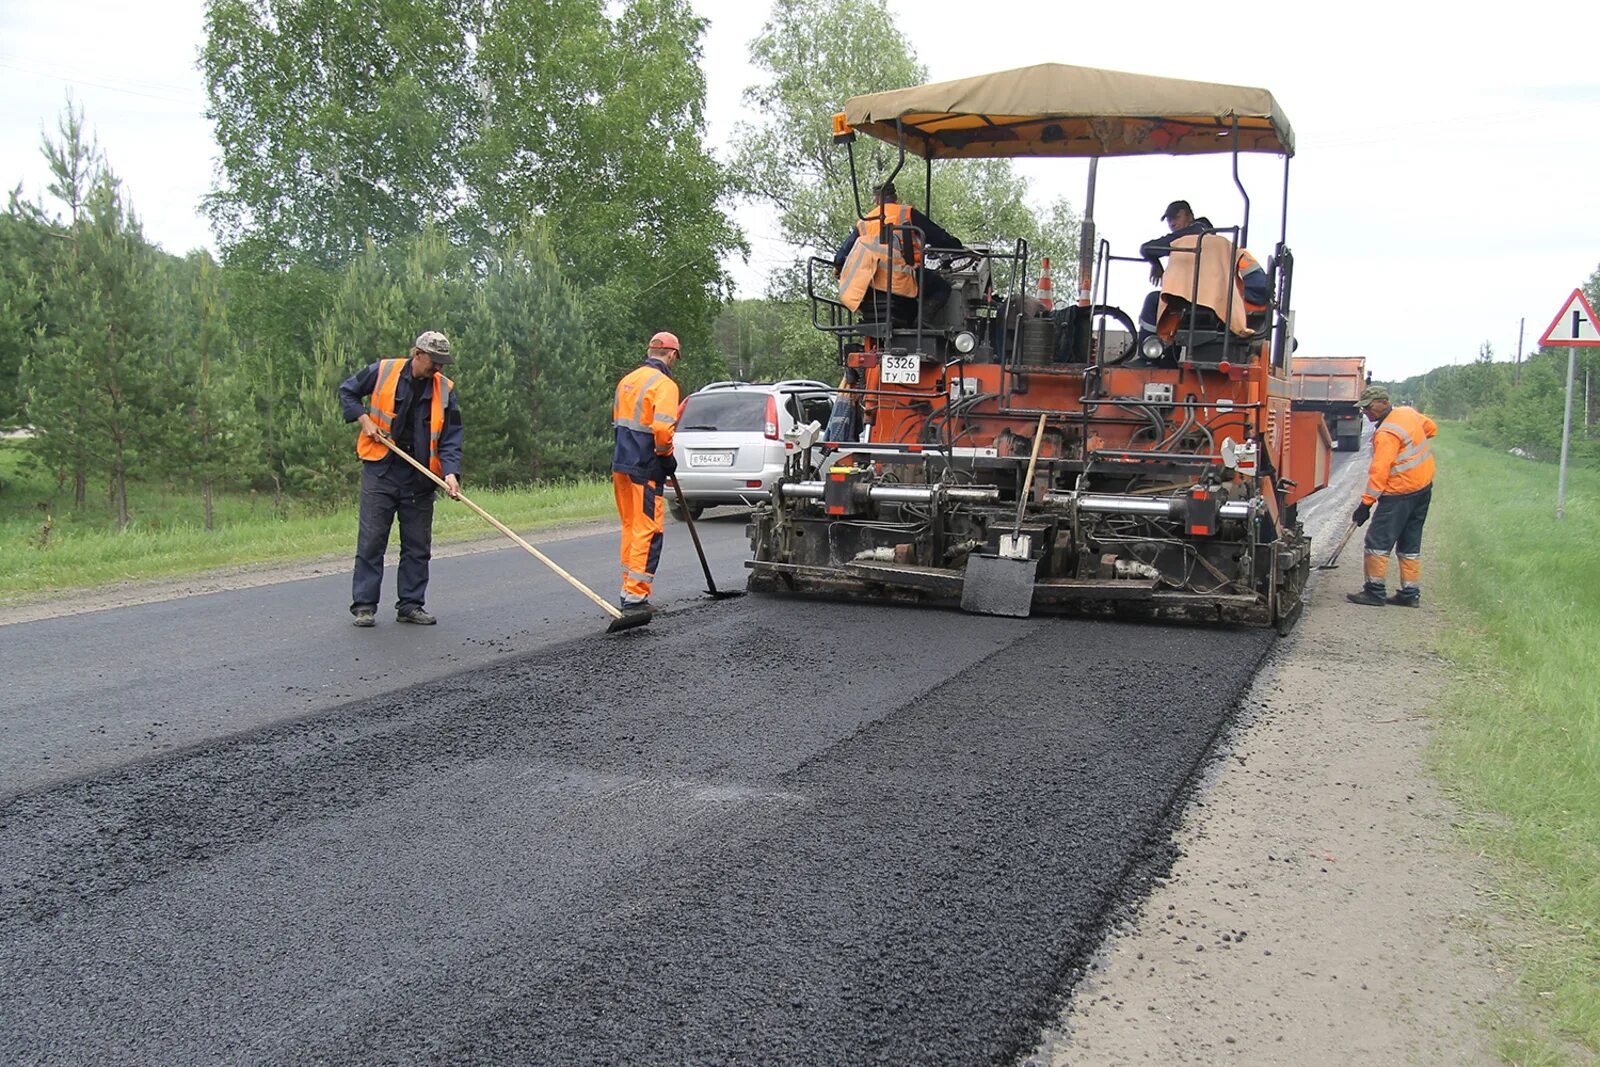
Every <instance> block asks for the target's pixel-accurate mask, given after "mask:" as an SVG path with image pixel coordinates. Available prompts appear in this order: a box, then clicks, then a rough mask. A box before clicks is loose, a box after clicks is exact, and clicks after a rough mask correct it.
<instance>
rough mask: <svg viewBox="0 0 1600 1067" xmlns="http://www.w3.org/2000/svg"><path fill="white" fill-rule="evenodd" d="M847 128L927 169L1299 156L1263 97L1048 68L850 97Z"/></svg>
mask: <svg viewBox="0 0 1600 1067" xmlns="http://www.w3.org/2000/svg"><path fill="white" fill-rule="evenodd" d="M844 115H845V121H847V122H848V123H849V124H850V125H851V126H853V127H855V129H857V130H859V131H860V132H862V133H867V134H871V135H872V136H873V137H877V138H880V139H882V140H885V141H888V142H890V143H891V144H893V143H896V142H897V141H898V135H897V132H896V128H895V120H896V119H898V120H900V122H901V124H902V125H903V126H904V128H905V131H906V151H908V152H912V153H914V154H916V155H919V156H922V157H923V158H925V159H989V158H997V157H1013V156H1132V155H1146V154H1166V155H1199V154H1203V153H1209V152H1231V151H1233V138H1234V136H1235V131H1237V136H1238V140H1239V151H1241V152H1272V153H1275V154H1278V155H1286V156H1292V155H1294V131H1293V130H1291V129H1290V128H1289V120H1288V119H1287V118H1286V117H1285V116H1284V114H1283V111H1282V110H1281V109H1279V107H1278V103H1277V101H1275V100H1274V99H1273V98H1272V94H1271V93H1269V92H1267V90H1265V89H1252V88H1248V87H1246V86H1239V85H1218V84H1216V83H1213V82H1198V81H1186V80H1184V79H1182V78H1158V77H1152V76H1150V75H1145V74H1125V73H1123V72H1121V71H1115V70H1097V69H1095V68H1093V67H1073V66H1067V65H1066V64H1062V63H1041V64H1039V65H1037V66H1032V67H1019V68H1018V69H1016V70H1006V71H1001V72H1000V73H998V74H985V75H982V76H980V77H975V78H961V79H958V80H956V81H947V82H933V83H931V84H928V85H917V86H913V87H911V88H909V89H893V90H890V91H889V92H883V93H869V94H867V95H865V96H856V97H851V98H850V100H849V101H848V102H846V104H845V106H844Z"/></svg>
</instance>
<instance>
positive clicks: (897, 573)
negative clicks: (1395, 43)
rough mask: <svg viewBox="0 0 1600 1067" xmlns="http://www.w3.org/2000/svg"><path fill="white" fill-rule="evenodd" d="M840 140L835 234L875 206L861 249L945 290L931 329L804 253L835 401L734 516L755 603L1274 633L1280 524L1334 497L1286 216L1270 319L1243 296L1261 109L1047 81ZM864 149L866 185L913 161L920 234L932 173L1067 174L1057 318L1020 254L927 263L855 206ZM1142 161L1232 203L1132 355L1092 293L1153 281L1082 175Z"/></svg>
mask: <svg viewBox="0 0 1600 1067" xmlns="http://www.w3.org/2000/svg"><path fill="white" fill-rule="evenodd" d="M833 136H834V141H835V142H836V144H837V146H838V148H839V150H841V151H842V152H844V153H846V154H847V159H846V160H845V161H843V163H842V166H841V170H843V165H845V164H847V165H848V173H849V174H850V176H851V180H852V185H854V186H855V188H856V193H855V205H856V215H857V216H858V218H861V219H866V218H868V217H869V214H870V213H871V212H873V211H876V212H878V221H877V227H878V230H877V232H878V233H879V234H880V237H879V238H878V241H876V242H871V243H872V244H875V245H877V244H879V242H882V243H883V244H886V245H887V247H889V248H890V249H892V250H901V251H903V250H907V249H915V250H916V254H917V258H918V259H920V261H921V262H920V264H919V265H920V268H921V269H923V270H927V271H937V272H938V273H939V275H940V277H941V278H943V279H944V281H945V282H946V283H947V284H948V286H949V289H950V292H949V296H948V298H947V299H946V300H945V301H944V303H943V304H942V305H941V306H939V307H938V308H933V307H930V306H927V304H926V301H925V300H924V294H925V292H926V289H927V287H926V286H919V287H918V289H917V292H916V294H915V295H911V296H906V295H900V294H898V293H897V292H896V291H895V287H894V286H893V285H892V284H888V279H887V278H885V282H886V284H883V285H881V286H874V287H873V288H872V289H871V290H870V292H868V293H865V294H860V293H857V292H854V291H851V292H844V291H841V289H840V287H839V282H838V274H836V272H835V268H834V263H833V261H832V260H831V259H827V258H823V257H813V258H811V259H810V260H809V262H808V264H807V275H806V276H807V286H808V296H809V298H810V302H811V308H812V324H813V325H814V326H815V327H816V328H817V329H819V330H821V331H823V332H825V333H827V334H829V335H830V336H831V337H832V338H833V339H834V340H835V342H836V346H837V355H838V358H839V362H840V364H841V366H842V368H843V371H842V374H843V379H844V384H843V385H842V386H841V388H840V390H839V392H838V393H837V394H836V395H837V397H838V399H837V401H836V408H835V417H834V418H833V419H831V420H830V422H829V424H828V427H827V428H826V429H824V428H823V427H822V426H821V425H820V424H817V423H812V424H810V425H808V426H806V427H801V428H799V429H797V431H796V433H797V434H798V435H800V436H803V437H805V438H806V440H804V441H797V442H796V444H797V448H796V452H801V451H804V450H805V449H806V448H809V447H810V446H811V445H812V444H817V443H820V444H821V446H822V448H823V450H824V451H823V453H822V454H823V455H824V457H825V460H824V462H823V464H822V466H821V468H820V472H821V473H820V477H819V476H818V474H817V473H816V469H815V468H813V469H810V470H808V469H805V468H803V467H802V466H801V465H800V464H798V463H796V464H794V465H793V468H792V469H791V470H789V471H787V472H786V474H785V477H783V478H781V479H779V480H778V482H777V483H776V484H775V485H774V488H773V491H772V493H771V496H770V499H769V500H767V501H766V502H764V503H762V504H761V505H760V506H758V507H757V508H756V509H755V511H754V513H753V514H752V517H751V521H750V525H749V535H750V539H751V548H752V552H751V559H750V560H749V561H748V562H747V564H746V565H747V567H748V568H749V571H750V573H749V587H750V589H751V590H752V591H755V592H761V593H770V594H777V595H791V596H792V595H801V596H805V595H814V596H823V597H834V598H838V597H845V598H854V599H867V600H877V601H899V602H911V603H920V604H929V605H947V606H952V607H953V606H957V605H959V606H960V607H961V608H962V609H964V610H967V611H971V612H977V613H984V614H994V615H1011V616H1025V615H1028V614H1030V613H1032V612H1034V611H1071V612H1087V613H1097V614H1109V615H1122V614H1130V615H1139V616H1154V617H1167V616H1176V617H1182V618H1188V619H1200V620H1207V621H1213V622H1216V621H1220V622H1225V623H1235V622H1237V623H1245V624H1255V625H1267V626H1276V627H1278V628H1279V629H1280V630H1285V631H1286V630H1287V629H1288V628H1289V627H1291V626H1292V625H1293V624H1294V621H1295V620H1296V619H1297V618H1298V616H1299V613H1300V610H1301V606H1302V603H1303V596H1304V589H1305V583H1306V579H1307V577H1308V573H1309V567H1310V557H1311V546H1310V540H1309V538H1308V537H1307V536H1306V534H1305V532H1304V530H1303V529H1302V527H1301V524H1300V521H1299V519H1298V516H1297V511H1298V506H1299V504H1300V502H1301V501H1302V500H1304V499H1306V498H1307V497H1308V496H1310V495H1311V494H1312V493H1314V492H1316V491H1317V490H1318V489H1320V488H1322V487H1324V486H1325V485H1326V484H1327V480H1328V469H1329V464H1330V459H1331V455H1330V454H1331V450H1332V447H1331V446H1332V442H1331V439H1330V437H1329V434H1328V430H1327V426H1326V424H1325V423H1324V421H1323V419H1322V417H1321V416H1320V415H1319V414H1317V413H1315V412H1309V411H1308V412H1295V411H1293V410H1292V409H1291V406H1290V363H1291V358H1292V357H1291V353H1292V352H1293V350H1294V313H1293V311H1292V310H1291V307H1290V300H1291V295H1292V288H1293V277H1294V257H1293V253H1292V252H1291V250H1290V248H1289V245H1288V243H1287V219H1286V218H1284V222H1283V225H1282V227H1281V229H1280V232H1279V233H1278V234H1277V235H1276V241H1275V244H1274V245H1273V250H1272V254H1271V256H1270V258H1268V260H1267V263H1266V265H1265V270H1266V272H1267V274H1268V278H1269V281H1270V295H1269V297H1268V305H1267V306H1266V307H1265V308H1264V309H1259V308H1258V309H1255V310H1254V311H1251V310H1249V309H1247V308H1245V307H1244V301H1243V290H1242V288H1241V286H1240V285H1239V284H1238V281H1237V274H1238V271H1239V270H1241V269H1242V262H1243V259H1242V257H1241V253H1242V252H1243V250H1244V249H1245V246H1246V245H1247V244H1248V243H1249V241H1250V237H1251V198H1250V197H1249V196H1248V194H1247V193H1246V191H1245V187H1244V185H1243V184H1242V182H1241V181H1240V177H1239V157H1240V155H1241V154H1242V153H1270V154H1274V155H1277V156H1279V157H1281V158H1282V159H1283V183H1284V184H1283V203H1284V205H1287V203H1288V178H1289V160H1290V158H1291V157H1292V155H1293V152H1294V135H1293V132H1292V130H1291V128H1290V126H1289V122H1288V120H1287V118H1286V117H1285V116H1284V114H1283V112H1282V110H1281V109H1280V108H1279V107H1278V104H1277V102H1276V101H1275V100H1274V99H1273V97H1272V94H1271V93H1270V92H1267V91H1266V90H1264V89H1253V88H1246V87H1240V86H1228V85H1216V84H1211V83H1203V82H1192V81H1185V80H1181V79H1175V78H1164V77H1145V76H1141V75H1136V74H1126V73H1122V72H1117V71H1105V70H1095V69H1090V68H1084V67H1074V66H1066V65H1062V64H1043V65H1039V66H1034V67H1026V68H1022V69H1019V70H1011V71H1003V72H1001V73H998V74H991V75H985V76H981V77H975V78H967V79H962V80H959V81H953V82H943V83H935V84H931V85H923V86H916V87H912V88H907V89H900V90H893V91H889V92H881V93H873V94H869V95H864V96H857V97H854V98H852V99H850V100H848V101H847V102H846V103H845V105H844V110H843V111H842V112H841V113H840V114H838V115H837V116H835V118H834V128H833ZM859 137H872V138H876V139H878V140H881V141H883V142H886V143H887V144H888V145H889V146H890V147H891V152H890V154H889V159H890V161H891V165H892V169H889V168H888V167H886V168H885V170H887V171H888V173H887V174H882V175H879V178H888V179H891V180H892V179H894V178H896V177H898V176H900V173H901V171H902V170H903V169H905V167H906V166H907V162H906V161H907V158H908V157H911V158H912V159H913V160H914V159H917V158H920V159H921V161H922V164H923V167H922V170H923V174H922V177H923V179H924V180H923V182H922V183H921V184H922V186H923V188H922V190H921V193H922V199H921V205H922V207H923V209H924V210H925V211H926V212H928V214H929V215H930V216H932V215H935V214H936V213H937V212H938V209H939V205H937V204H933V203H932V202H931V201H932V196H933V167H934V165H935V164H936V163H939V162H942V161H945V160H955V159H985V158H1018V157H1064V158H1077V159H1084V160H1087V167H1088V191H1087V195H1086V198H1085V201H1084V212H1083V222H1082V227H1081V232H1080V239H1079V247H1078V264H1077V266H1078V271H1077V275H1078V276H1077V278H1076V279H1074V284H1073V285H1072V287H1071V289H1070V290H1069V292H1070V293H1071V294H1072V296H1073V297H1074V298H1073V299H1067V300H1064V301H1063V304H1064V306H1060V307H1052V306H1050V305H1048V304H1046V303H1044V302H1043V301H1040V300H1039V299H1038V298H1037V296H1035V295H1034V293H1035V290H1034V284H1033V281H1032V279H1033V277H1034V274H1033V272H1034V271H1035V270H1036V269H1037V267H1036V264H1035V263H1034V262H1033V260H1032V258H1031V250H1030V249H1029V247H1028V244H1027V242H1026V241H1025V240H1023V239H1020V238H1018V239H1014V240H1010V239H1008V240H1004V241H1000V242H990V243H984V244H973V245H969V246H966V247H964V248H961V249H937V248H931V247H925V246H924V244H923V241H922V235H921V233H920V231H918V230H917V228H916V227H915V226H914V225H912V224H911V223H910V222H909V221H905V222H902V221H900V220H899V219H898V218H889V217H886V216H885V214H884V212H883V211H882V209H880V208H878V207H876V206H873V207H870V208H863V207H862V196H861V184H860V180H859V178H858V177H857V171H856V160H855V154H854V153H855V147H854V146H855V143H856V141H857V139H858V138H859ZM1162 154H1166V155H1213V156H1220V157H1221V162H1222V163H1223V164H1224V165H1226V164H1227V163H1228V162H1230V161H1231V163H1232V172H1233V179H1234V185H1235V186H1236V187H1237V189H1238V191H1239V204H1238V215H1237V216H1236V221H1235V222H1233V224H1232V225H1225V226H1219V227H1216V228H1215V229H1214V230H1213V231H1212V232H1209V233H1205V234H1197V235H1192V236H1189V237H1184V238H1179V239H1178V240H1176V241H1175V242H1174V245H1173V249H1172V252H1171V255H1170V257H1169V265H1168V267H1167V270H1166V273H1165V276H1164V278H1163V280H1162V282H1161V290H1160V296H1159V302H1158V304H1157V305H1156V306H1157V311H1158V317H1159V323H1158V328H1157V330H1156V331H1155V332H1153V333H1151V334H1150V335H1149V336H1147V337H1146V336H1142V335H1141V334H1140V331H1139V329H1138V328H1137V327H1136V324H1135V322H1134V319H1133V318H1132V317H1131V316H1130V315H1129V314H1128V313H1127V312H1126V311H1125V310H1123V309H1122V308H1119V307H1116V306H1114V305H1112V304H1111V303H1109V299H1108V295H1109V285H1110V278H1111V275H1112V274H1113V273H1117V274H1118V276H1119V277H1124V276H1126V277H1128V278H1130V279H1132V280H1133V281H1135V282H1137V283H1139V284H1140V285H1143V278H1144V275H1145V273H1146V272H1147V271H1148V270H1149V265H1148V264H1147V263H1146V262H1145V261H1144V260H1143V259H1141V258H1139V257H1138V256H1137V255H1131V254H1128V253H1127V252H1119V251H1117V250H1114V249H1113V248H1112V246H1111V244H1110V242H1109V241H1108V240H1103V239H1099V238H1098V236H1097V230H1096V224H1095V220H1094V204H1095V192H1096V181H1097V177H1098V164H1099V160H1100V159H1101V158H1103V157H1115V156H1125V157H1137V156H1147V157H1148V156H1152V155H1157V156H1158V155H1162ZM902 180H903V179H902ZM1212 213H1213V214H1216V213H1217V212H1216V211H1215V210H1214V211H1213V212H1212ZM1153 214H1154V211H1152V215H1153ZM1224 221H1226V220H1224ZM861 243H862V242H858V244H861ZM880 247H881V246H880ZM896 266H898V265H896ZM846 273H847V274H848V273H849V272H848V271H847V272H846ZM819 438H820V440H819Z"/></svg>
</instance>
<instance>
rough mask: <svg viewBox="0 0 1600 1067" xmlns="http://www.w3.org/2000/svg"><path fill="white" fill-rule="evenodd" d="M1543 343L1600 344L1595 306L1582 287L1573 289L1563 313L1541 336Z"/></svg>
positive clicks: (1562, 310) (1599, 330) (1599, 328)
mask: <svg viewBox="0 0 1600 1067" xmlns="http://www.w3.org/2000/svg"><path fill="white" fill-rule="evenodd" d="M1539 343H1540V344H1541V345H1600V324H1596V323H1595V321H1594V308H1592V307H1590V306H1589V298H1588V297H1586V296H1584V295H1583V290H1582V289H1574V290H1572V295H1571V296H1569V297H1567V302H1566V304H1565V305H1564V306H1563V307H1562V308H1561V313H1560V314H1558V315H1557V316H1556V317H1555V321H1554V322H1552V323H1551V324H1550V328H1549V329H1548V330H1546V331H1545V332H1544V336H1543V337H1541V338H1539Z"/></svg>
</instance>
